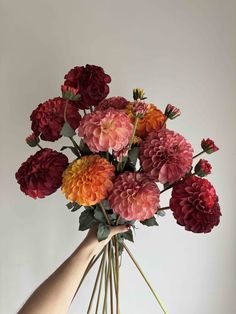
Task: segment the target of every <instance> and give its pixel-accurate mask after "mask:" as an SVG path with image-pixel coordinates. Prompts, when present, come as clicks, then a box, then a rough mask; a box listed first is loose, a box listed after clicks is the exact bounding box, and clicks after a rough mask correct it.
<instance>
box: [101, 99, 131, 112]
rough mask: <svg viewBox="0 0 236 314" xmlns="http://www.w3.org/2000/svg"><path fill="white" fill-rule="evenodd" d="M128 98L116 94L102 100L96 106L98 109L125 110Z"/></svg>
mask: <svg viewBox="0 0 236 314" xmlns="http://www.w3.org/2000/svg"><path fill="white" fill-rule="evenodd" d="M127 104H128V100H127V99H125V98H124V97H120V96H114V97H109V98H106V99H104V100H102V101H101V102H100V103H99V104H98V105H97V107H96V110H106V109H108V108H114V109H120V110H123V109H125V108H126V106H127Z"/></svg>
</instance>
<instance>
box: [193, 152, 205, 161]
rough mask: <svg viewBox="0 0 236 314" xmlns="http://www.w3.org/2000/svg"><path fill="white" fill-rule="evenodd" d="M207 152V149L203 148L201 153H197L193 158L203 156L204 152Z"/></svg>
mask: <svg viewBox="0 0 236 314" xmlns="http://www.w3.org/2000/svg"><path fill="white" fill-rule="evenodd" d="M204 153H205V151H204V150H203V151H201V152H200V153H198V154H197V155H195V156H193V159H195V158H197V157H199V156H201V155H202V154H204Z"/></svg>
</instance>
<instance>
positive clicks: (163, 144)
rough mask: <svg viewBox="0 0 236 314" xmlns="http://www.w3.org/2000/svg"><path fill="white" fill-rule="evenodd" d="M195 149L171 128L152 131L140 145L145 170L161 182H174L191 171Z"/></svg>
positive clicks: (140, 155) (140, 154) (142, 164)
mask: <svg viewBox="0 0 236 314" xmlns="http://www.w3.org/2000/svg"><path fill="white" fill-rule="evenodd" d="M192 157H193V149H192V146H191V144H189V143H188V142H187V141H186V139H185V138H184V137H183V136H182V135H180V134H178V133H176V132H174V131H171V130H168V129H162V130H159V131H153V132H151V133H150V134H149V135H148V136H147V137H146V139H145V140H144V141H143V142H142V143H141V145H140V153H139V158H140V162H141V166H142V168H143V171H144V172H145V173H146V174H147V175H148V176H149V177H150V178H152V179H154V180H157V181H160V182H161V183H163V184H165V183H173V182H175V181H177V180H179V179H180V178H181V177H182V176H183V175H185V174H186V172H187V171H189V169H190V167H191V165H192Z"/></svg>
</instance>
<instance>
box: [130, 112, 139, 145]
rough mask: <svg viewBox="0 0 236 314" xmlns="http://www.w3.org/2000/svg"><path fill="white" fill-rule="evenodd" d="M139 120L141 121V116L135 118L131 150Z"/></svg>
mask: <svg viewBox="0 0 236 314" xmlns="http://www.w3.org/2000/svg"><path fill="white" fill-rule="evenodd" d="M138 121H139V118H138V117H136V118H135V122H134V127H133V132H132V135H131V138H130V141H129V150H130V148H131V146H132V143H133V139H134V136H135V132H136V129H137V125H138Z"/></svg>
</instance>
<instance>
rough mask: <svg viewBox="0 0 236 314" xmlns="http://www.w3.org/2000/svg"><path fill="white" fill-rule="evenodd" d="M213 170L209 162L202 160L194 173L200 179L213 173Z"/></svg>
mask: <svg viewBox="0 0 236 314" xmlns="http://www.w3.org/2000/svg"><path fill="white" fill-rule="evenodd" d="M211 169H212V166H211V164H210V163H209V162H208V161H207V160H205V159H200V160H199V162H198V163H197V164H196V166H195V168H194V172H195V174H196V175H198V176H199V177H205V176H207V175H208V174H210V173H211Z"/></svg>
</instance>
